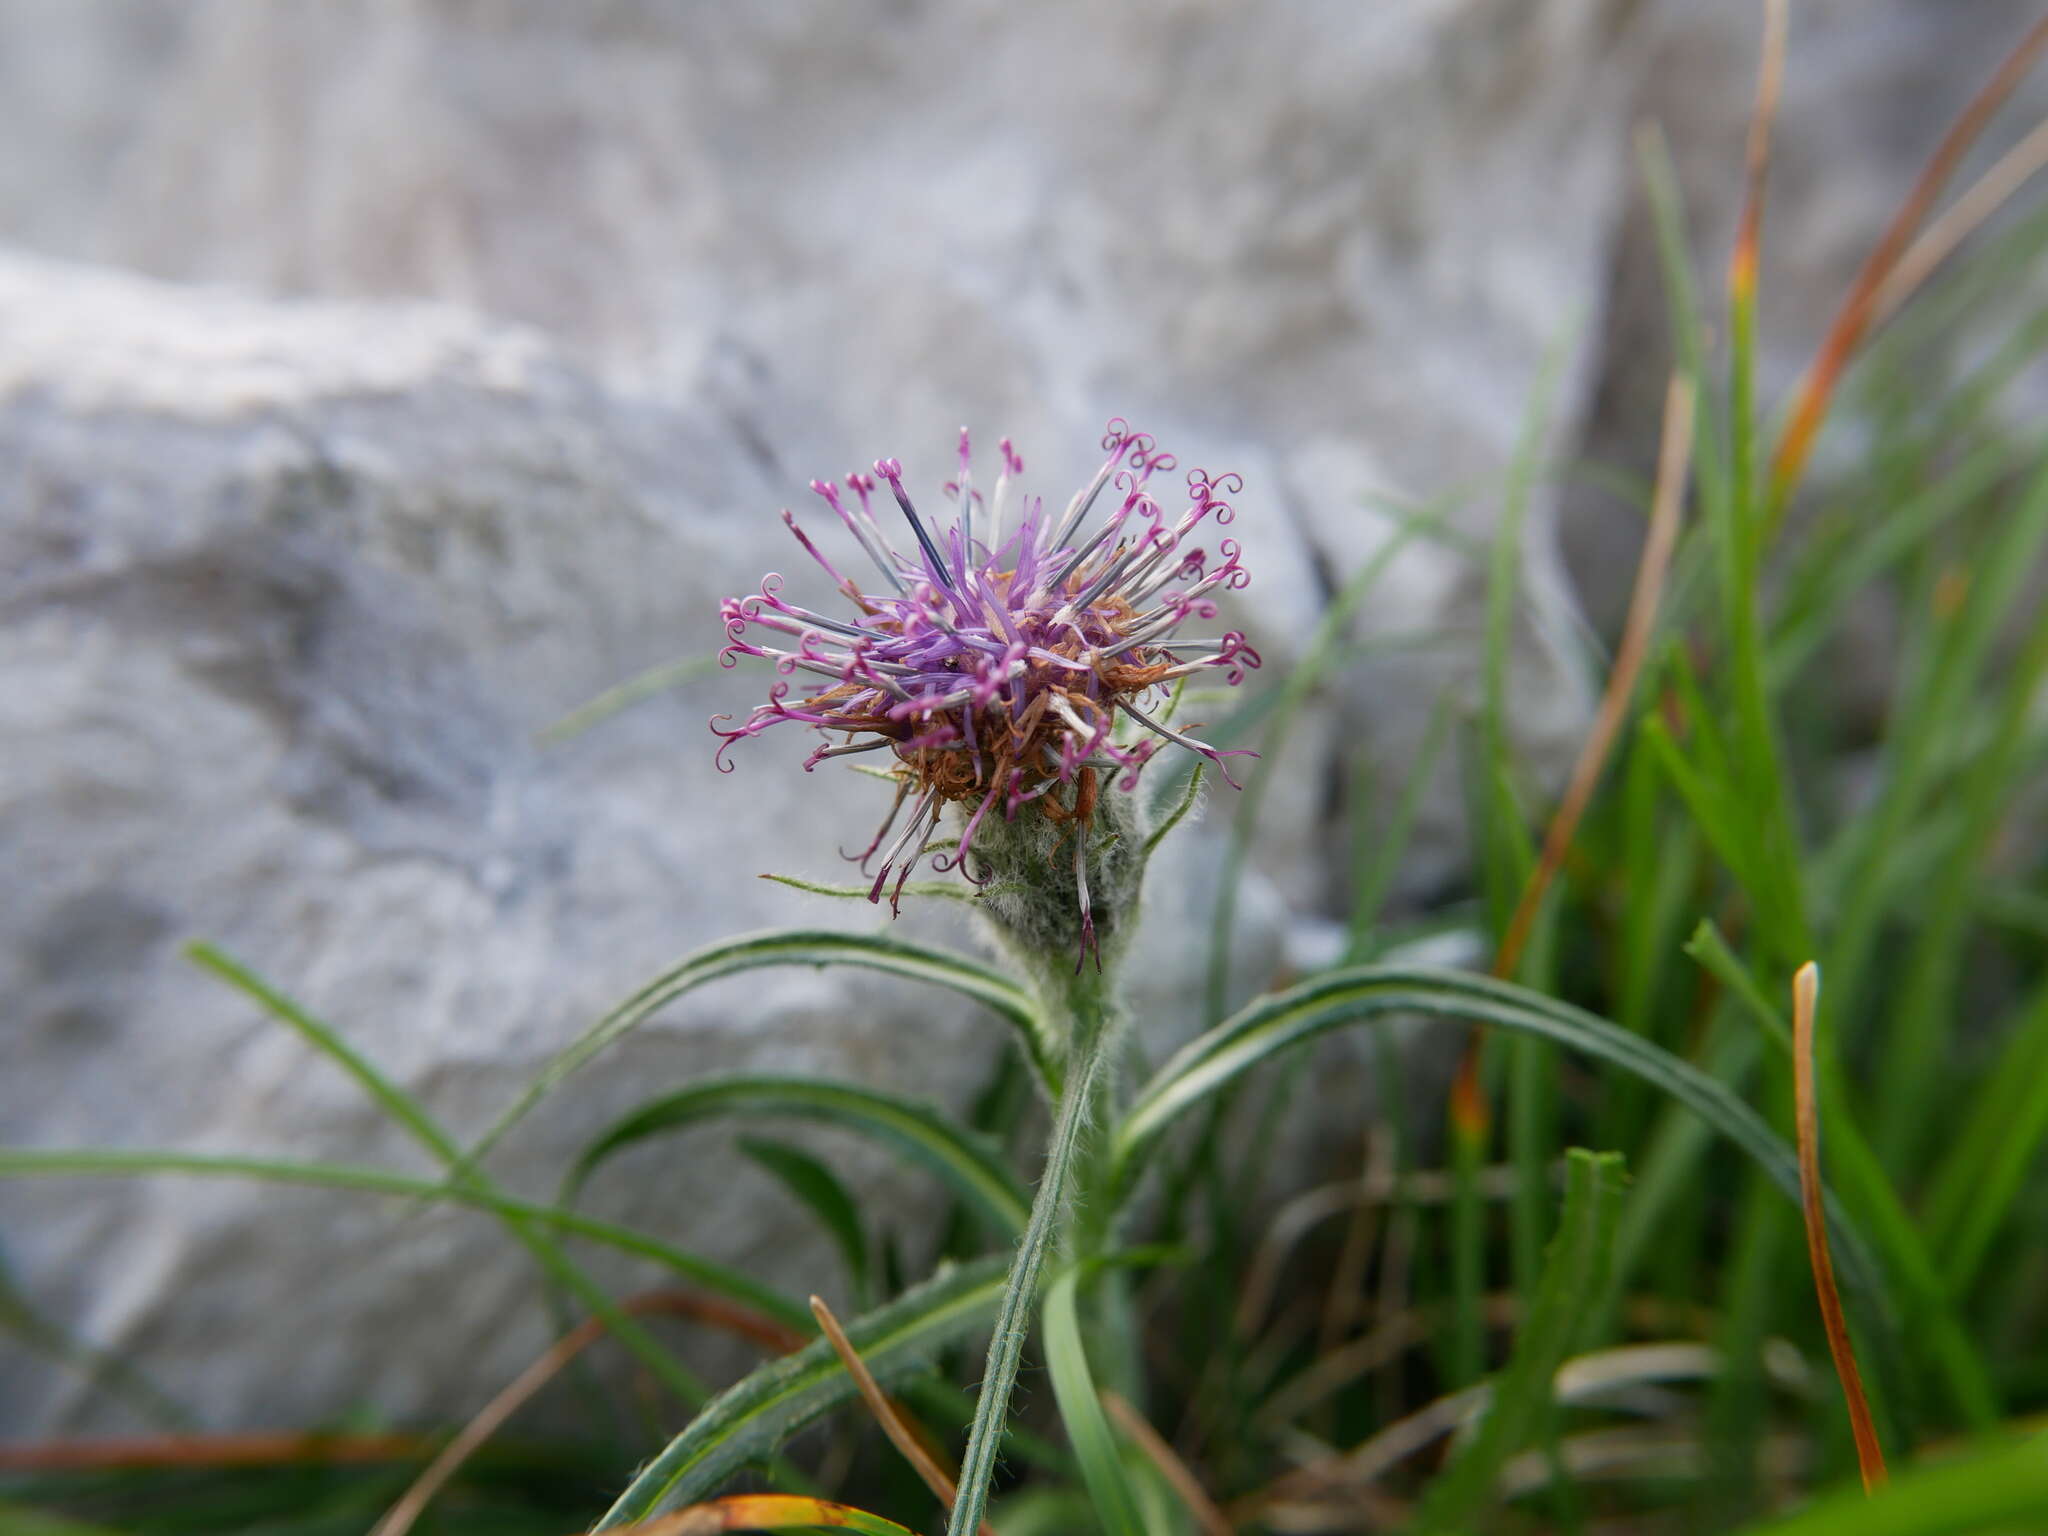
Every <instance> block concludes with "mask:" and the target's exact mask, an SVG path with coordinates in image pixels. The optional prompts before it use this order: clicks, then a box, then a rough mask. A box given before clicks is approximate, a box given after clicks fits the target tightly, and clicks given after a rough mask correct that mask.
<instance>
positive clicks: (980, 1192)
mask: <svg viewBox="0 0 2048 1536" xmlns="http://www.w3.org/2000/svg"><path fill="white" fill-rule="evenodd" d="M721 1115H787V1116H794V1117H797V1118H800V1119H805V1120H811V1121H816V1122H818V1123H821V1124H826V1125H835V1126H842V1127H844V1128H845V1129H847V1130H851V1131H858V1132H860V1133H861V1134H862V1135H866V1136H872V1137H874V1138H875V1139H876V1140H878V1141H881V1142H883V1143H885V1144H887V1145H889V1146H891V1147H893V1148H895V1149H896V1150H897V1151H899V1152H901V1153H903V1154H904V1155H905V1156H907V1157H909V1158H911V1159H912V1160H913V1161H915V1162H918V1163H921V1164H923V1165H924V1166H925V1167H927V1168H929V1169H930V1170H931V1171H932V1172H933V1173H935V1174H937V1175H938V1176H939V1177H940V1178H941V1179H944V1180H945V1181H946V1183H947V1184H949V1185H951V1186H952V1187H953V1188H954V1189H955V1190H957V1191H958V1192H959V1193H960V1194H962V1195H964V1196H965V1197H966V1198H967V1199H969V1200H971V1201H972V1202H974V1204H975V1206H976V1207H977V1208H978V1209H980V1210H981V1211H982V1212H983V1213H984V1214H985V1215H987V1217H988V1218H989V1220H990V1222H991V1224H992V1225H993V1227H994V1229H995V1230H996V1231H997V1232H1000V1233H1004V1234H1014V1233H1016V1232H1020V1231H1022V1230H1023V1227H1024V1221H1025V1217H1026V1215H1027V1214H1028V1213H1029V1211H1030V1209H1031V1200H1030V1196H1029V1195H1027V1194H1026V1193H1025V1191H1024V1187H1023V1185H1022V1184H1020V1183H1019V1182H1018V1180H1017V1177H1016V1175H1015V1174H1013V1173H1011V1172H1010V1170H1009V1167H1008V1166H1007V1165H1006V1164H1005V1163H1004V1161H1003V1156H1002V1152H1001V1150H1000V1149H999V1148H997V1147H996V1145H995V1144H994V1143H993V1142H990V1141H988V1140H987V1139H985V1138H983V1137H980V1136H977V1135H975V1134H974V1132H972V1131H969V1130H967V1129H965V1128H964V1127H961V1126H958V1125H955V1124H954V1123H953V1122H952V1121H951V1120H950V1119H948V1118H947V1117H946V1115H944V1114H943V1113H941V1112H940V1111H939V1110H938V1109H936V1108H935V1107H933V1106H932V1105H929V1104H920V1103H918V1102H917V1101H916V1100H914V1099H906V1098H903V1097H902V1096H900V1095H898V1094H893V1093H887V1092H884V1091H883V1090H882V1089H879V1088H863V1087H859V1086H856V1085H855V1084H851V1083H838V1082H832V1081H830V1080H828V1079H823V1078H811V1077H781V1076H772V1075H767V1074H762V1075H757V1076H749V1077H719V1078H707V1079H705V1080H704V1081H702V1082H696V1083H692V1084H691V1085H690V1086H689V1087H687V1088H683V1089H679V1090H678V1091H676V1092H675V1093H669V1094H663V1095H662V1096H661V1097H660V1098H658V1099H653V1100H650V1101H649V1102H648V1103H646V1104H643V1105H641V1106H640V1107H639V1108H638V1109H636V1110H634V1111H633V1112H632V1113H630V1114H628V1115H625V1116H623V1117H622V1118H620V1119H618V1120H616V1121H614V1122H613V1123H612V1125H611V1126H610V1127H609V1128H607V1129H606V1130H605V1131H604V1132H603V1133H602V1134H600V1135H599V1136H598V1137H597V1139H596V1140H594V1141H593V1142H591V1144H590V1145H589V1146H588V1147H586V1148H585V1149H584V1150H583V1152H582V1154H581V1155H580V1156H579V1157H578V1158H577V1159H576V1162H575V1164H574V1166H573V1167H572V1168H571V1169H570V1170H569V1174H568V1177H567V1178H566V1179H564V1180H563V1185H562V1202H561V1203H562V1204H564V1205H570V1204H573V1203H574V1201H575V1198H576V1195H577V1192H578V1191H579V1190H581V1188H582V1187H583V1184H584V1182H585V1181H586V1180H587V1179H588V1178H589V1177H590V1175H591V1174H592V1173H593V1172H594V1171H595V1170H596V1169H597V1167H598V1166H599V1165H600V1164H602V1163H603V1162H605V1161H606V1160H607V1159H609V1158H611V1157H612V1156H613V1155H615V1154H617V1153H619V1152H623V1151H624V1150H625V1149H626V1148H627V1147H630V1146H632V1145H634V1144H635V1143H637V1142H641V1141H645V1140H646V1139H648V1138H649V1137H651V1136H660V1135H665V1134H667V1133H669V1132H672V1131H678V1130H681V1129H682V1128H683V1127H685V1126H688V1125H694V1124H696V1123H698V1122H699V1121H703V1120H708V1119H712V1118H714V1117H717V1116H721Z"/></svg>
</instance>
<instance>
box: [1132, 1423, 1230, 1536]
mask: <svg viewBox="0 0 2048 1536" xmlns="http://www.w3.org/2000/svg"><path fill="white" fill-rule="evenodd" d="M1102 1406H1103V1409H1104V1411H1105V1412H1107V1413H1108V1414H1109V1416H1110V1417H1111V1418H1112V1419H1115V1420H1116V1425H1117V1428H1118V1429H1121V1430H1122V1431H1123V1432H1124V1433H1125V1434H1126V1435H1128V1436H1130V1438H1131V1443H1132V1444H1134V1445H1136V1446H1137V1448H1138V1449H1139V1450H1141V1451H1143V1452H1144V1453H1145V1455H1146V1457H1147V1458H1148V1459H1149V1460H1150V1461H1151V1463H1152V1465H1153V1466H1155V1467H1157V1468H1158V1469H1159V1475H1160V1476H1161V1477H1163V1478H1165V1479H1166V1482H1167V1486H1168V1487H1170V1488H1172V1489H1173V1491H1174V1495H1175V1496H1176V1497H1177V1498H1179V1500H1180V1501H1181V1503H1182V1504H1183V1505H1184V1506H1185V1507H1186V1509H1187V1512H1188V1513H1189V1514H1190V1515H1193V1516H1194V1518H1195V1524H1196V1525H1198V1526H1200V1527H1201V1528H1202V1530H1204V1531H1205V1532H1207V1533H1208V1536H1233V1533H1234V1532H1235V1531H1236V1529H1237V1528H1236V1527H1235V1526H1233V1525H1232V1524H1231V1523H1230V1521H1229V1520H1228V1519H1226V1518H1225V1516H1224V1514H1223V1511H1222V1510H1220V1509H1218V1508H1217V1507H1216V1501H1215V1500H1214V1499H1211V1498H1210V1497H1209V1494H1208V1491H1207V1490H1206V1489H1205V1488H1203V1487H1202V1485H1201V1483H1200V1482H1199V1481H1197V1479H1196V1477H1195V1474H1194V1473H1193V1472H1191V1471H1190V1470H1189V1469H1188V1464H1187V1463H1186V1462H1184V1461H1182V1460H1181V1459H1180V1457H1179V1455H1177V1454H1176V1453H1175V1451H1174V1449H1173V1447H1172V1446H1170V1445H1168V1444H1167V1443H1166V1441H1165V1439H1164V1438H1163V1437H1162V1436H1161V1435H1160V1433H1159V1431H1158V1430H1156V1429H1154V1428H1153V1427H1152V1425H1151V1423H1150V1422H1149V1421H1148V1420H1147V1419H1146V1417H1145V1415H1143V1414H1142V1413H1140V1412H1138V1410H1137V1409H1135V1408H1133V1407H1132V1406H1131V1405H1130V1404H1129V1403H1128V1402H1126V1401H1125V1400H1124V1399H1123V1398H1121V1397H1119V1396H1117V1394H1116V1393H1114V1392H1104V1393H1103V1394H1102Z"/></svg>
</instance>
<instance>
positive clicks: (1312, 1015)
mask: <svg viewBox="0 0 2048 1536" xmlns="http://www.w3.org/2000/svg"><path fill="white" fill-rule="evenodd" d="M1404 1012H1405V1013H1413V1014H1418V1015H1421V1016H1423V1017H1427V1018H1436V1019H1445V1020H1454V1021H1458V1022H1460V1023H1470V1022H1478V1023H1484V1024H1491V1025H1494V1026H1496V1027H1498V1028H1500V1029H1503V1030H1507V1031H1509V1032H1511V1033H1514V1034H1518V1035H1530V1036H1535V1037H1537V1038H1540V1039H1545V1040H1551V1041H1554V1042H1556V1043H1557V1044H1559V1045H1562V1046H1565V1047H1566V1048H1567V1049H1570V1050H1574V1051H1577V1052H1579V1053H1580V1054H1582V1055H1586V1056H1590V1057H1593V1058H1594V1059H1596V1060H1599V1061H1604V1062H1607V1063H1609V1064H1610V1065H1612V1066H1616V1067H1619V1068H1620V1069H1621V1070H1623V1071H1625V1072H1629V1073H1631V1074H1633V1075H1635V1076H1636V1077H1639V1078H1641V1079H1643V1080H1644V1081H1645V1082H1647V1083H1649V1084H1650V1085H1651V1086H1652V1087H1654V1088H1656V1089H1657V1090H1659V1091H1660V1092H1662V1093H1664V1094H1667V1095H1668V1096H1669V1097H1671V1098H1673V1099H1675V1100H1677V1101H1678V1102H1679V1103H1681V1104H1684V1105H1685V1106H1686V1107H1687V1108H1689V1109H1691V1110H1692V1111H1693V1112H1694V1113H1696V1114H1698V1115H1699V1116H1700V1117H1701V1118H1702V1119H1704V1120H1705V1121H1707V1123H1708V1124H1710V1125H1712V1126H1713V1127H1714V1129H1715V1130H1717V1131H1719V1132H1720V1133H1721V1134H1722V1135H1723V1136H1725V1137H1727V1138H1728V1140H1730V1141H1731V1142H1733V1143H1734V1144H1735V1145H1736V1146H1737V1147H1738V1148H1739V1149H1740V1150H1741V1151H1742V1152H1744V1153H1745V1154H1747V1155H1748V1156H1749V1157H1750V1158H1751V1159H1752V1160H1753V1161H1755V1162H1756V1164H1757V1165H1758V1166H1759V1167H1760V1168H1762V1169H1763V1171H1764V1172H1765V1173H1766V1174H1767V1175H1768V1176H1769V1177H1770V1178H1771V1180H1772V1182H1774V1183H1775V1184H1776V1185H1777V1186H1778V1187H1779V1189H1780V1190H1782V1191H1783V1192H1784V1193H1785V1194H1786V1195H1787V1196H1788V1197H1789V1198H1791V1199H1792V1200H1794V1201H1796V1200H1797V1199H1798V1198H1799V1165H1798V1161H1797V1159H1796V1158H1795V1157H1794V1156H1793V1153H1792V1149H1791V1148H1790V1147H1788V1146H1787V1145H1786V1144H1785V1143H1784V1141H1783V1140H1782V1139H1780V1138H1779V1136H1778V1135H1777V1134H1776V1133H1775V1132H1774V1131H1772V1130H1771V1128H1770V1127H1769V1126H1768V1125H1767V1124H1765V1123H1764V1121H1763V1119H1762V1117H1760V1116H1759V1115H1758V1114H1757V1113H1756V1111H1755V1110H1753V1109H1751V1108H1750V1107H1749V1106H1748V1105H1747V1104H1745V1103H1743V1102H1742V1100H1740V1099H1739V1098H1737V1097H1736V1096H1735V1095H1734V1094H1733V1093H1731V1092H1730V1091H1729V1090H1728V1089H1727V1088H1726V1087H1725V1086H1724V1085H1722V1084H1720V1083H1718V1082H1716V1081H1714V1079H1713V1078H1711V1077H1709V1076H1707V1074H1706V1073H1704V1072H1702V1071H1700V1070H1699V1069H1698V1068H1697V1067H1695V1066H1693V1065H1691V1064H1690V1063H1688V1062H1685V1061H1682V1060H1680V1059H1679V1058H1678V1057H1676V1056H1673V1055H1672V1054H1671V1053H1670V1052H1668V1051H1666V1050H1664V1049H1662V1048H1661V1047H1659V1046H1657V1045H1655V1044H1653V1043H1651V1042H1650V1041H1648V1040H1645V1039H1643V1038H1641V1037H1640V1036H1638V1035H1633V1034H1631V1033H1629V1032H1628V1031H1627V1030H1625V1029H1622V1028H1621V1027H1620V1026H1618V1025H1616V1024H1612V1023H1609V1022H1608V1021H1607V1020H1605V1019H1602V1018H1599V1017H1597V1016H1595V1015H1593V1014H1590V1013H1587V1012H1585V1011H1584V1010H1583V1009H1579V1008H1574V1007H1572V1006H1571V1005H1570V1004H1569V1003H1563V1002H1559V1001H1557V1000H1556V999H1554V998H1550V997H1546V996H1544V995H1543V994H1541V993H1539V992H1533V991H1531V990H1529V989H1528V988H1526V987H1520V986H1516V985H1514V984H1513V983H1511V982H1504V981H1497V980H1494V979H1493V978H1491V977H1486V976H1479V975H1475V974H1472V973H1470V972H1464V971H1439V970H1431V969H1426V968H1423V967H1404V966H1354V967H1350V968H1348V969H1345V970H1338V971H1330V972H1327V973H1325V974H1324V975H1321V976H1318V977H1315V978H1313V979H1311V980H1309V981H1305V982H1302V983H1300V984H1299V985H1297V986H1294V987H1291V988H1289V989H1288V990H1287V991H1285V992H1278V993H1274V994H1272V995H1271V996H1268V997H1264V998H1261V999H1259V1000H1258V1001H1257V1002H1255V1003H1253V1004H1252V1005H1251V1006H1249V1007H1247V1008H1245V1009H1243V1010H1242V1011H1240V1012H1239V1013H1237V1014H1236V1015H1235V1016H1233V1017H1232V1018H1230V1019H1227V1020H1225V1021H1224V1022H1223V1023H1222V1024H1219V1025H1217V1026H1216V1027H1215V1028H1214V1029H1211V1030H1210V1031H1208V1032H1207V1033H1206V1034H1204V1035H1202V1036H1200V1037H1199V1038H1198V1039H1196V1040H1193V1041H1191V1042H1190V1043H1189V1044H1188V1045H1186V1046H1184V1047H1183V1048H1182V1049H1181V1050H1180V1051H1179V1052H1178V1053H1176V1054H1175V1055H1174V1056H1173V1057H1172V1058H1171V1059H1170V1060H1169V1061H1167V1062H1166V1063H1165V1064H1164V1065H1163V1066H1161V1067H1160V1069H1159V1070H1158V1072H1156V1073H1155V1074H1153V1077H1152V1079H1151V1081H1150V1082H1149V1083H1147V1084H1145V1085H1144V1086H1143V1087H1142V1088H1140V1089H1139V1091H1138V1094H1137V1097H1136V1099H1135V1100H1134V1101H1133V1102H1132V1104H1131V1106H1130V1109H1129V1111H1128V1112H1127V1113H1126V1115H1125V1117H1124V1119H1123V1122H1122V1124H1121V1125H1120V1126H1119V1127H1118V1128H1117V1132H1116V1135H1115V1138H1114V1141H1113V1144H1112V1157H1113V1165H1112V1166H1113V1168H1114V1170H1115V1177H1114V1181H1113V1184H1112V1187H1113V1188H1114V1189H1116V1190H1117V1191H1119V1192H1120V1193H1125V1194H1127V1193H1128V1192H1129V1190H1130V1189H1131V1187H1132V1185H1133V1183H1134V1182H1135V1178H1136V1175H1137V1173H1138V1171H1139V1168H1140V1166H1141V1164H1142V1161H1143V1158H1144V1155H1145V1153H1146V1152H1147V1151H1148V1150H1149V1149H1150V1147H1151V1146H1152V1145H1153V1143H1154V1142H1155V1141H1156V1140H1157V1139H1158V1137H1159V1136H1160V1135H1161V1134H1162V1133H1163V1132H1164V1131H1165V1130H1166V1129H1167V1127H1168V1126H1169V1125H1171V1124H1172V1123H1173V1121H1174V1120H1175V1119H1177V1118H1178V1117H1179V1116H1180V1115H1182V1114H1183V1113H1185V1112H1186V1111H1187V1110H1189V1109H1192V1108H1194V1107H1195V1106H1196V1105H1198V1104H1200V1103H1202V1102H1203V1101H1204V1100H1206V1099H1207V1098H1208V1097H1209V1096H1210V1095H1212V1094H1214V1093H1216V1092H1217V1091H1218V1090H1219V1089H1221V1088H1223V1087H1224V1086H1226V1085H1227V1084H1229V1083H1231V1082H1234V1081H1235V1080H1237V1079H1238V1078H1239V1077H1241V1076H1243V1075H1244V1074H1245V1073H1246V1072H1249V1071H1250V1070H1251V1069H1252V1068H1254V1067H1256V1066H1258V1065H1260V1064H1261V1063H1263V1062H1266V1061H1269V1060H1271V1059H1273V1058H1274V1057H1275V1056H1277V1055H1279V1054H1280V1053H1281V1052H1283V1051H1285V1050H1287V1049H1288V1048H1289V1047H1291V1046H1294V1045H1298V1044H1301V1043H1303V1042H1305V1041H1308V1040H1310V1039H1313V1038H1315V1037H1316V1036H1318V1035H1320V1034H1323V1033H1324V1032H1326V1031H1328V1030H1331V1029H1336V1028H1339V1027H1341V1026H1343V1025H1347V1024H1355V1023H1361V1022H1364V1021H1366V1020H1368V1019H1375V1018H1380V1017H1384V1016H1386V1015H1389V1014H1396V1013H1404ZM1829 1226H1830V1229H1831V1231H1832V1232H1833V1234H1834V1243H1835V1248H1836V1254H1837V1257H1838V1258H1840V1259H1841V1260H1842V1269H1843V1272H1844V1274H1845V1276H1847V1277H1848V1278H1849V1279H1850V1281H1851V1284H1852V1286H1853V1288H1854V1289H1855V1291H1856V1292H1857V1293H1858V1294H1860V1295H1861V1296H1862V1297H1863V1298H1864V1299H1865V1300H1866V1301H1868V1302H1870V1303H1872V1304H1873V1307H1874V1309H1875V1310H1877V1311H1878V1312H1879V1313H1880V1315H1882V1316H1884V1317H1885V1318H1886V1320H1887V1322H1888V1314H1885V1313H1884V1312H1883V1307H1882V1303H1883V1300H1884V1292H1883V1288H1882V1285H1881V1282H1880V1280H1879V1276H1878V1271H1877V1269H1876V1267H1875V1265H1874V1263H1873V1262H1872V1260H1871V1258H1870V1252H1869V1249H1868V1247H1867V1246H1866V1245H1865V1243H1864V1241H1863V1239H1862V1237H1861V1236H1860V1234H1858V1233H1857V1231H1856V1230H1855V1228H1854V1226H1853V1225H1852V1224H1851V1223H1850V1222H1849V1220H1848V1219H1847V1217H1846V1216H1845V1215H1844V1214H1843V1212H1842V1211H1841V1209H1840V1206H1839V1204H1838V1203H1837V1202H1835V1201H1834V1200H1833V1199H1832V1197H1831V1198H1830V1200H1829ZM1883 1331H1884V1333H1885V1335H1886V1337H1885V1339H1884V1342H1885V1343H1886V1344H1887V1346H1888V1347H1889V1346H1890V1345H1891V1344H1893V1343H1894V1342H1895V1341H1894V1340H1892V1339H1891V1338H1890V1331H1891V1330H1890V1329H1889V1327H1886V1328H1885V1329H1884V1330H1883Z"/></svg>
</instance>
